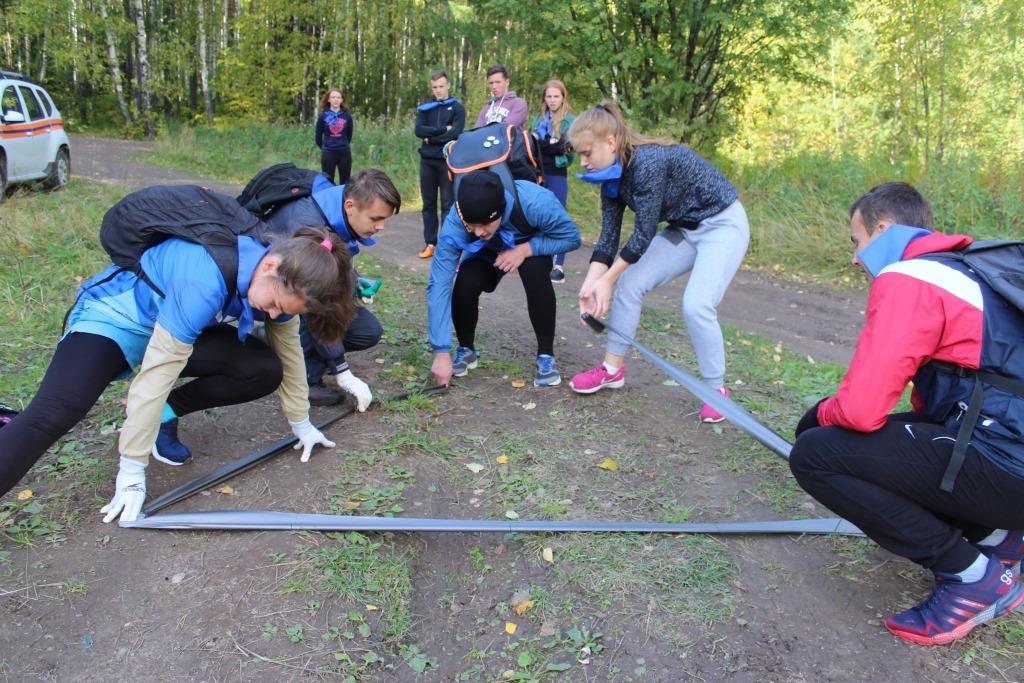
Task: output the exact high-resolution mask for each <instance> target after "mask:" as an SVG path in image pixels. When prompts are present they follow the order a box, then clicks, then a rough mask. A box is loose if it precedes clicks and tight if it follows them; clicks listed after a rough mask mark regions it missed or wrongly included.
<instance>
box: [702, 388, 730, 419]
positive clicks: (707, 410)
mask: <svg viewBox="0 0 1024 683" xmlns="http://www.w3.org/2000/svg"><path fill="white" fill-rule="evenodd" d="M718 393H720V394H721V395H722V396H725V397H726V398H729V390H728V389H726V388H725V387H722V388H721V389H719V390H718ZM724 419H725V417H724V416H723V415H722V414H721V413H720V412H718V411H717V410H715V409H714V408H712V407H711V406H709V405H708V404H707V403H705V404H704V405H702V406H701V407H700V421H701V422H708V423H712V422H721V421H722V420H724Z"/></svg>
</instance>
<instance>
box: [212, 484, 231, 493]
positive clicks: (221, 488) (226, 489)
mask: <svg viewBox="0 0 1024 683" xmlns="http://www.w3.org/2000/svg"><path fill="white" fill-rule="evenodd" d="M214 491H216V492H217V493H223V494H224V495H225V496H231V495H234V493H235V490H234V489H233V488H231V487H230V486H228V485H227V484H224V485H223V486H218V487H217V488H215V489H214Z"/></svg>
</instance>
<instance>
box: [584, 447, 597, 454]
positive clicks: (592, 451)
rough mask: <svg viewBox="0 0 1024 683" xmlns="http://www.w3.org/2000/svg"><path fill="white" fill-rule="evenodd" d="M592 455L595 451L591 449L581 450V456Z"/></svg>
mask: <svg viewBox="0 0 1024 683" xmlns="http://www.w3.org/2000/svg"><path fill="white" fill-rule="evenodd" d="M594 453H597V451H595V450H594V449H592V448H584V449H583V455H593V454H594Z"/></svg>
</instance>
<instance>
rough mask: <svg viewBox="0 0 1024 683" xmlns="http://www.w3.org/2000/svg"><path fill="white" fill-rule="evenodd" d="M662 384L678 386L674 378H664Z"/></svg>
mask: <svg viewBox="0 0 1024 683" xmlns="http://www.w3.org/2000/svg"><path fill="white" fill-rule="evenodd" d="M662 384H663V385H665V386H666V387H678V386H679V382H677V381H675V380H674V379H666V380H665V381H664V382H662Z"/></svg>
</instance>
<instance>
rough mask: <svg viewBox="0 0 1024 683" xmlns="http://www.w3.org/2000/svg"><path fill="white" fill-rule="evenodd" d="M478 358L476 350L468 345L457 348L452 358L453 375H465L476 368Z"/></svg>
mask: <svg viewBox="0 0 1024 683" xmlns="http://www.w3.org/2000/svg"><path fill="white" fill-rule="evenodd" d="M478 360H479V358H478V357H477V355H476V351H474V350H473V349H471V348H469V347H468V346H460V347H458V348H456V349H455V357H454V358H453V359H452V376H454V377H465V376H466V375H468V374H469V371H470V370H476V366H477V361H478Z"/></svg>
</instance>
